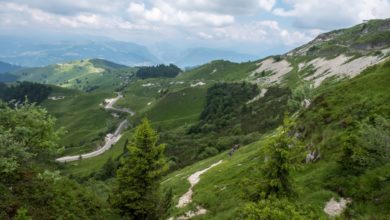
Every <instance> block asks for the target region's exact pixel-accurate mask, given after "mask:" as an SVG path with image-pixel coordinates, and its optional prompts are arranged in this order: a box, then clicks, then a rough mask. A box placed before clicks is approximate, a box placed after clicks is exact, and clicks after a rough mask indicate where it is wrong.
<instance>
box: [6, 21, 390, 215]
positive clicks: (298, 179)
mask: <svg viewBox="0 0 390 220" xmlns="http://www.w3.org/2000/svg"><path fill="white" fill-rule="evenodd" d="M389 33H390V19H383V20H370V21H366V22H364V23H362V24H358V25H355V26H353V27H350V28H345V29H340V30H335V31H330V32H326V33H322V34H320V35H319V36H317V37H316V38H315V39H313V40H312V41H310V42H308V43H307V44H304V45H302V46H300V47H298V48H296V49H293V50H291V51H288V52H286V53H284V54H280V55H270V56H268V57H264V58H261V59H258V60H253V61H247V62H241V63H235V62H231V61H227V60H215V61H211V62H208V63H205V64H203V65H199V66H195V67H193V68H191V69H187V70H184V69H180V68H178V67H177V66H175V65H174V64H169V65H164V64H160V65H157V66H133V67H130V66H125V65H122V64H117V63H114V62H111V61H108V60H104V59H93V58H91V59H83V60H73V61H69V62H63V63H57V64H50V65H48V66H44V67H34V68H31V67H29V68H25V67H16V66H12V65H11V66H9V65H6V67H7V68H8V69H7V74H10V75H11V76H12V77H11V78H9V79H11V82H6V83H0V94H2V96H0V99H2V100H3V101H1V102H0V104H1V105H0V113H1V114H0V122H1V125H0V129H1V130H0V131H1V132H2V133H1V134H0V144H1V145H2V146H10V148H9V149H10V152H12V154H10V153H9V151H8V150H4V149H8V148H4V149H3V148H0V159H1V160H2V161H4V163H3V162H0V175H4V176H5V177H7V178H8V179H10V180H12V181H13V182H12V181H5V179H7V178H4V179H3V180H1V181H0V193H2V194H1V195H4V196H3V197H2V196H0V198H2V199H4V200H3V201H5V202H1V201H0V218H2V217H3V216H6V217H4V219H12V218H13V217H14V216H15V215H16V214H15V213H16V212H19V211H18V210H20V209H21V208H25V209H26V210H28V213H29V215H31V216H32V219H113V220H115V219H170V220H173V219H216V220H219V219H221V220H222V219H223V220H224V219H388V218H389V217H390V210H389V209H388V207H389V205H390V200H389V198H390V175H389V174H390V148H389V147H390V145H389V143H390V103H389V100H390V41H389V39H390V38H389V36H390V35H389ZM183 62H184V61H183ZM9 68H11V69H9ZM0 76H1V73H0ZM7 79H8V76H7ZM23 82H24V83H23ZM30 83H31V84H30ZM31 100H33V101H31ZM32 103H35V104H32ZM19 135H20V137H23V136H22V135H25V136H26V138H17V137H19ZM8 140H10V141H13V143H11V142H8ZM36 140H40V141H36ZM34 141H35V142H34ZM31 143H33V144H31ZM33 145H34V147H35V145H36V147H37V148H36V149H35V148H34V147H31V146H33ZM14 149H19V150H20V151H16V150H14ZM44 149H47V150H44ZM7 155H12V157H11V156H7ZM19 157H21V158H24V159H20V160H19V159H15V158H19ZM14 160H15V161H16V162H15V161H14ZM15 164H20V165H18V166H16V165H15ZM24 164H25V165H24ZM30 167H31V168H30ZM8 170H13V171H15V172H16V173H15V174H12V172H8ZM19 180H23V181H19ZM12 184H15V188H13V187H12ZM62 184H64V185H66V186H62ZM23 185H28V187H26V188H23V187H24V186H23ZM35 185H38V187H41V188H45V186H47V187H48V194H47V195H46V194H45V195H46V196H47V197H45V199H42V200H41V197H39V196H38V194H39V193H40V192H37V191H34V190H32V189H33V188H34V187H35ZM61 186H62V188H61ZM30 187H31V188H30ZM51 187H53V188H51ZM58 188H61V189H58ZM62 190H64V191H62ZM65 190H66V192H65ZM73 192H74V193H75V194H74V195H68V194H67V193H73ZM84 192H86V193H84ZM14 194H15V195H14ZM30 194H31V197H29V196H30ZM58 195H61V196H58ZM51 198H56V199H61V201H57V200H54V203H53V204H52V203H50V202H49V200H50V199H51ZM71 201H74V203H72V204H71V205H69V207H66V206H67V205H64V204H67V203H68V202H69V203H71ZM7 203H8V204H13V206H12V207H8V204H7ZM19 204H25V205H24V206H23V207H22V206H20V205H19ZM42 204H49V205H50V207H52V206H53V207H55V208H48V209H47V210H44V211H42V212H39V211H38V210H39V209H40V208H42V207H43V205H42ZM77 204H82V205H81V206H78V205H77ZM150 207H152V208H150ZM6 208H7V209H6ZM152 209H153V212H148V211H145V210H149V211H150V210H152ZM2 210H5V211H2ZM49 210H50V211H49ZM52 210H55V211H52ZM135 213H138V215H137V214H135ZM151 213H152V214H151ZM140 216H141V217H140ZM11 217H12V218H11Z"/></svg>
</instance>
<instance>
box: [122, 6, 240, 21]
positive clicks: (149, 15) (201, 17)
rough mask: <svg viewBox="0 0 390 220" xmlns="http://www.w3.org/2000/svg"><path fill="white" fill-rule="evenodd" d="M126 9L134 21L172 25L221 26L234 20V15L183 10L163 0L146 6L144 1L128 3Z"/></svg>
mask: <svg viewBox="0 0 390 220" xmlns="http://www.w3.org/2000/svg"><path fill="white" fill-rule="evenodd" d="M127 11H128V12H129V15H130V17H131V18H132V20H133V21H135V22H143V23H145V22H155V23H159V24H164V25H173V26H187V27H188V26H200V25H206V26H208V25H210V26H222V25H227V24H231V23H233V22H234V21H235V18H234V16H232V15H226V14H217V13H211V12H205V11H196V10H191V11H184V10H181V9H178V8H176V7H174V5H171V4H169V3H167V2H165V1H156V3H155V4H154V5H153V6H152V7H150V8H149V9H148V8H146V6H145V4H144V3H133V2H132V3H130V5H129V7H128V9H127Z"/></svg>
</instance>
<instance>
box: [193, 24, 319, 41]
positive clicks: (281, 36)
mask: <svg viewBox="0 0 390 220" xmlns="http://www.w3.org/2000/svg"><path fill="white" fill-rule="evenodd" d="M318 33H319V31H312V30H308V31H304V32H302V31H300V32H299V31H292V30H288V29H286V28H282V27H280V24H279V23H278V22H277V21H274V20H263V21H255V22H250V23H246V24H233V25H230V26H226V27H217V28H213V29H211V30H209V31H208V32H199V33H198V36H199V37H200V38H202V39H208V40H211V39H212V40H216V41H218V40H232V41H236V42H247V43H248V42H250V43H252V44H254V45H255V44H271V45H285V46H292V45H299V44H302V43H305V42H307V41H309V40H310V39H312V38H313V37H314V36H316V35H317V34H318Z"/></svg>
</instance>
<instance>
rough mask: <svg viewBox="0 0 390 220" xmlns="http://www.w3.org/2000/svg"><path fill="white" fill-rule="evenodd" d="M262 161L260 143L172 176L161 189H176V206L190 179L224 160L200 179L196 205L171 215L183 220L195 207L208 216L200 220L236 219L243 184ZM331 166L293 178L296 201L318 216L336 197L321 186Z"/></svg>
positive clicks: (320, 165)
mask: <svg viewBox="0 0 390 220" xmlns="http://www.w3.org/2000/svg"><path fill="white" fill-rule="evenodd" d="M262 158H264V152H263V149H262V141H261V140H260V141H258V142H256V143H253V144H250V145H248V146H244V147H241V148H240V149H239V150H238V151H237V152H236V153H234V154H233V156H232V157H230V158H229V156H228V152H223V153H221V154H219V155H217V156H215V157H212V158H209V159H206V160H204V161H200V162H198V163H195V164H193V165H191V166H189V167H186V168H184V169H182V170H179V171H176V172H174V173H171V174H169V175H168V176H166V177H165V178H164V180H163V181H162V183H161V185H162V187H163V188H164V189H167V188H172V189H173V192H174V195H175V196H174V204H177V202H178V199H179V198H180V196H181V195H183V194H184V193H185V192H186V191H187V190H188V188H189V183H188V181H187V178H188V176H190V175H191V174H193V173H194V172H197V171H200V170H203V169H205V168H207V167H209V166H210V165H211V164H213V163H216V162H218V161H219V160H223V163H222V164H220V165H218V166H216V167H214V168H212V169H210V170H209V171H207V172H206V173H205V174H203V175H202V176H201V181H200V182H199V183H198V184H197V185H196V186H195V187H194V195H193V204H192V205H188V207H185V208H182V209H178V208H175V209H174V210H173V211H172V213H171V215H173V216H180V215H182V214H183V213H185V212H186V211H188V210H189V209H191V208H194V207H196V205H200V206H202V207H204V208H206V209H207V210H208V212H207V214H206V215H204V216H199V217H198V218H199V219H234V217H233V216H234V215H235V213H236V211H237V210H238V209H240V208H241V205H243V204H244V203H245V200H243V199H242V197H241V192H242V191H241V188H240V184H241V181H242V180H243V179H244V178H253V177H254V175H256V172H257V171H256V169H257V167H259V165H260V164H261V163H262V162H261V159H262ZM329 166H332V163H327V162H321V163H316V164H310V165H308V166H305V167H304V168H303V169H301V170H299V171H297V172H296V173H294V174H293V179H294V185H295V187H296V191H297V194H298V198H297V199H299V200H300V201H302V202H304V203H308V204H310V205H311V206H312V207H314V209H315V210H316V212H318V213H322V209H323V207H324V205H325V203H326V201H328V200H329V199H330V198H331V197H333V196H335V193H333V192H331V191H329V190H326V189H324V187H323V185H322V184H321V182H322V181H323V180H324V179H325V178H326V177H327V174H328V169H327V168H329ZM195 204H196V205H195ZM323 215H324V214H323Z"/></svg>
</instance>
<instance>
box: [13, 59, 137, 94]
mask: <svg viewBox="0 0 390 220" xmlns="http://www.w3.org/2000/svg"><path fill="white" fill-rule="evenodd" d="M135 70H136V69H135V68H130V67H125V66H122V65H119V64H114V63H111V62H108V61H104V60H97V59H95V60H80V61H74V62H68V63H63V64H55V65H50V66H46V67H41V68H24V69H20V70H17V71H16V72H15V73H14V74H15V75H16V76H18V80H21V81H30V82H38V83H44V84H51V85H57V86H61V87H64V88H72V89H79V90H82V91H86V92H92V91H95V90H99V91H102V90H105V91H107V90H109V91H113V90H114V89H115V88H122V87H123V86H124V85H125V84H127V83H129V82H130V81H131V79H132V78H133V76H134V72H135Z"/></svg>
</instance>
